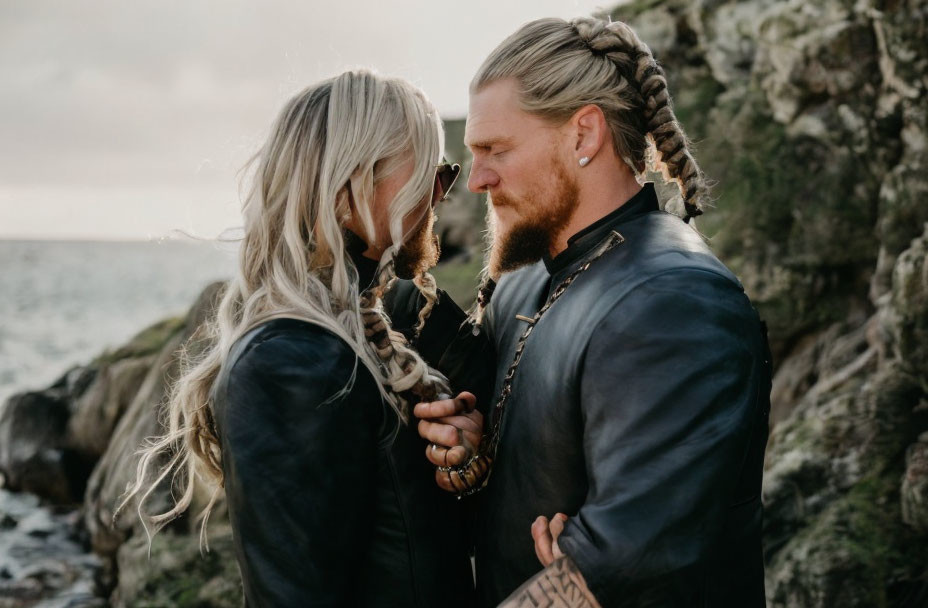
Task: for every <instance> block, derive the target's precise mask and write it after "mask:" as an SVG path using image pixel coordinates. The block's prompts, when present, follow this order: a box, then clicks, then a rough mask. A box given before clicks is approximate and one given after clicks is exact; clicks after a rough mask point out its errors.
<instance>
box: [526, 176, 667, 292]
mask: <svg viewBox="0 0 928 608" xmlns="http://www.w3.org/2000/svg"><path fill="white" fill-rule="evenodd" d="M659 209H660V206H659V205H658V201H657V193H656V192H655V190H654V182H645V184H644V185H643V186H642V188H641V190H639V191H638V193H637V194H635V195H634V196H633V197H631V198H630V199H628V200H627V201H625V203H623V204H622V205H621V206H620V207H619V208H617V209H616V210H614V211H612V212H610V213H609V214H608V215H604V216H603V217H601V218H599V219H598V220H596V221H595V222H593V223H592V224H590V225H589V226H587V227H586V228H584V229H583V230H581V231H580V232H578V233H576V234H575V235H573V236H572V237H570V238H569V239H567V249H565V250H564V251H562V252H561V253H559V254H558V255H557V256H555V257H554V258H551V257H549V256H547V255H545V256H544V257H543V258H542V260H543V261H544V264H545V268H546V269H547V271H548V274H549V275H552V276H553V275H556V274H559V273H560V272H561V271H563V270H565V269H566V268H568V267H570V266H572V265H573V264H574V263H575V262H578V261H580V260H582V259H584V258H586V256H587V255H588V254H589V253H591V252H592V251H593V249H595V247H596V246H597V245H598V244H599V243H600V242H602V240H603V239H604V238H606V236H607V235H608V234H609V233H610V232H611V231H612V230H613V229H614V228H615V227H616V226H618V225H619V224H622V223H624V222H628V221H630V220H632V219H634V218H636V217H638V216H640V215H643V214H645V213H650V212H651V211H657V210H659Z"/></svg>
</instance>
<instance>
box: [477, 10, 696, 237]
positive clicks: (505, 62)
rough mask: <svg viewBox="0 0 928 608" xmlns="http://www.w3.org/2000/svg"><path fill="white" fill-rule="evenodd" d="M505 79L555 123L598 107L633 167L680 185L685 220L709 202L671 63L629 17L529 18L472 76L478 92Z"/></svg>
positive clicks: (524, 104)
mask: <svg viewBox="0 0 928 608" xmlns="http://www.w3.org/2000/svg"><path fill="white" fill-rule="evenodd" d="M503 78H515V79H516V81H517V82H518V83H519V87H520V101H521V103H522V107H523V109H524V110H526V111H527V112H530V113H533V114H536V115H539V116H542V117H545V118H548V119H550V120H552V121H555V122H563V121H566V120H567V119H568V118H570V116H572V115H573V114H574V112H576V111H577V110H579V109H580V108H581V107H583V106H585V105H588V104H595V105H597V106H599V107H600V108H601V109H602V111H603V114H604V115H605V117H606V122H607V123H608V125H609V128H610V131H611V133H612V140H613V146H614V148H615V151H616V154H617V155H618V156H619V158H621V159H623V161H624V162H625V163H626V164H627V165H628V166H629V167H630V168H631V169H632V171H633V173H634V174H635V175H640V174H642V173H644V172H645V170H646V169H647V168H648V165H649V164H650V165H651V166H652V168H653V169H654V170H655V171H659V172H660V173H661V174H662V176H663V177H664V179H665V180H667V181H672V182H674V183H676V184H677V186H678V188H679V189H680V195H681V198H682V199H683V205H684V210H685V214H684V218H683V219H684V221H685V222H689V221H690V219H692V218H693V217H695V216H697V215H700V214H702V212H703V208H704V207H705V206H707V205H708V204H709V203H708V198H709V197H708V186H707V184H706V180H705V177H704V175H703V173H702V171H701V170H700V168H699V165H698V164H697V163H696V159H695V158H694V156H693V154H692V150H691V144H690V141H689V140H688V139H687V137H686V134H685V133H684V131H683V128H682V127H681V126H680V123H679V122H678V121H677V118H676V116H675V115H674V112H673V107H672V102H671V98H670V92H669V91H668V89H667V79H666V77H665V75H664V70H663V69H662V68H661V66H660V64H659V63H658V62H657V60H656V59H655V58H654V55H653V53H652V52H651V49H650V48H649V47H648V45H647V44H645V43H644V42H642V41H641V39H640V38H639V37H638V35H637V34H636V33H635V31H634V30H633V29H632V28H631V27H629V26H628V25H627V24H625V23H622V22H620V21H613V22H607V21H603V20H602V19H597V18H593V17H579V18H576V19H573V20H571V21H564V20H563V19H554V18H550V19H538V20H536V21H532V22H530V23H527V24H525V25H524V26H522V27H521V28H520V29H519V30H518V31H516V32H515V33H514V34H512V35H511V36H510V37H509V38H507V39H506V40H504V41H503V42H502V44H500V46H498V47H497V48H496V49H495V50H494V51H493V52H492V53H491V54H490V56H489V57H488V58H487V59H486V61H485V62H484V63H483V65H482V66H481V67H480V69H479V70H478V71H477V74H476V75H475V76H474V79H473V80H472V81H471V85H470V89H471V92H476V91H478V90H480V89H481V88H482V87H484V86H486V85H487V84H489V83H491V82H493V81H496V80H500V79H503ZM649 156H650V162H648V161H649V158H648V157H649Z"/></svg>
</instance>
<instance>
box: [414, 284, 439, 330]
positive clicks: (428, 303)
mask: <svg viewBox="0 0 928 608" xmlns="http://www.w3.org/2000/svg"><path fill="white" fill-rule="evenodd" d="M412 282H413V283H414V284H415V285H416V287H417V288H418V289H419V293H421V294H422V296H423V297H424V298H425V305H424V306H423V307H422V310H420V311H419V323H417V324H416V335H418V334H419V332H420V331H422V328H423V327H425V321H426V319H428V318H429V315H430V314H432V309H433V308H435V304H437V303H438V284H437V283H436V282H435V277H433V276H432V275H431V273H429V272H423V273H421V274H419V275H417V276H416V277H415V278H414V279H413V280H412Z"/></svg>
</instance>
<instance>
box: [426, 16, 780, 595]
mask: <svg viewBox="0 0 928 608" xmlns="http://www.w3.org/2000/svg"><path fill="white" fill-rule="evenodd" d="M465 143H466V144H467V146H468V147H469V148H470V150H471V151H472V153H473V158H474V162H473V167H472V169H471V173H470V177H469V180H468V188H469V189H470V190H472V191H474V192H486V193H487V194H488V197H489V201H490V204H491V209H492V213H491V224H492V226H491V227H492V231H493V239H494V240H493V247H492V250H491V253H490V268H489V273H490V276H492V277H499V281H498V286H497V287H496V290H495V292H494V293H493V295H492V299H491V300H490V302H489V304H488V305H486V303H485V302H484V306H485V311H479V312H480V313H484V312H485V314H484V315H483V316H484V319H483V321H482V324H478V325H477V326H476V327H475V330H482V331H486V332H487V334H488V335H489V337H490V339H491V341H492V342H493V343H494V344H495V347H496V351H497V354H496V357H497V378H496V391H495V395H496V396H495V400H494V401H493V402H491V403H490V404H488V405H489V406H490V407H489V408H488V409H489V417H488V424H487V428H486V429H485V435H484V440H483V443H482V444H481V451H482V453H483V454H484V455H486V457H487V458H488V459H490V460H491V461H492V469H491V472H490V475H489V479H488V480H487V481H486V484H485V487H484V488H483V489H482V491H480V492H479V493H478V494H477V495H476V496H475V500H477V501H479V502H478V515H477V524H476V541H475V542H476V554H475V555H476V575H477V587H478V596H479V598H480V605H481V606H495V605H497V604H499V603H500V602H503V605H506V606H521V605H526V606H527V605H531V606H536V605H549V604H548V603H546V602H550V605H566V606H598V605H599V606H687V607H691V606H711V607H719V606H726V607H727V606H732V607H735V606H737V607H739V608H744V607H752V606H757V607H761V606H764V584H763V558H762V554H761V537H760V534H761V516H762V505H761V500H760V489H761V474H762V465H763V455H764V449H765V446H766V441H767V431H768V423H767V417H768V412H769V391H770V374H771V363H770V354H769V349H768V347H767V341H766V330H765V326H764V324H763V323H762V322H761V321H760V320H759V318H758V316H757V314H756V312H755V310H754V309H753V307H752V306H751V305H750V302H749V301H748V299H747V297H746V296H745V294H744V292H743V289H742V286H741V284H740V283H739V282H738V280H737V278H736V277H735V276H734V275H733V274H732V273H731V272H730V271H729V270H728V269H727V268H725V266H724V265H723V264H722V263H721V262H719V261H718V259H717V258H716V257H715V256H714V255H713V254H712V253H711V251H710V250H709V248H708V247H707V246H706V244H705V243H704V242H703V240H702V239H701V238H700V236H699V234H698V233H697V232H696V231H695V230H694V229H693V227H692V225H689V223H690V220H691V218H692V217H694V216H696V215H699V214H700V213H701V207H702V206H703V205H704V204H705V202H704V201H705V199H706V196H707V193H706V187H705V182H704V179H703V176H702V173H701V172H700V170H699V168H698V165H697V164H696V161H695V159H694V158H693V156H692V154H691V153H690V150H689V148H688V145H687V140H686V137H685V135H684V133H683V131H682V129H681V128H680V125H679V124H678V123H677V121H676V118H675V116H674V114H673V112H672V110H671V105H670V97H669V93H668V91H667V83H666V80H665V78H664V73H663V71H662V69H661V67H660V66H658V64H657V63H656V61H655V60H654V57H653V56H652V54H651V52H650V50H649V48H648V47H647V45H645V44H644V43H642V42H641V40H639V39H638V37H637V36H636V35H635V33H634V32H633V31H632V30H631V29H630V28H629V27H628V26H627V25H625V24H623V23H618V22H615V23H606V22H603V21H600V20H597V19H576V20H573V21H571V22H566V21H562V20H559V19H543V20H539V21H535V22H532V23H529V24H527V25H525V26H523V27H522V28H521V29H520V30H519V31H517V32H516V33H515V34H513V35H512V36H511V37H510V38H508V39H507V40H505V41H504V42H503V43H502V44H501V45H500V46H499V47H498V48H497V49H496V50H494V51H493V52H492V53H491V55H490V56H489V57H488V58H487V60H486V61H485V62H484V64H483V65H482V66H481V68H480V70H479V71H478V73H477V75H476V76H475V78H474V80H473V82H472V84H471V96H470V107H469V112H468V118H467V127H466V134H465ZM650 146H653V147H654V157H653V160H654V168H655V169H656V170H660V171H662V172H663V174H664V176H665V177H666V178H668V179H671V180H673V181H675V182H676V183H677V184H678V185H679V186H680V192H681V197H682V199H683V203H684V204H683V209H684V210H685V217H684V218H683V219H681V218H680V217H678V216H677V215H673V214H670V213H667V212H664V211H661V210H659V208H658V201H657V197H656V194H655V191H654V186H653V184H651V183H646V184H644V185H643V186H642V185H640V184H639V181H638V180H637V179H636V178H637V177H638V176H640V175H642V174H643V172H644V170H645V168H646V165H647V161H646V152H647V150H648V148H649V147H650ZM486 291H488V290H485V292H486ZM481 308H483V307H481ZM480 316H481V314H478V315H477V317H478V318H479V317H480ZM460 407H461V406H460V405H459V404H455V403H453V402H451V401H438V402H433V403H428V404H419V405H418V406H417V407H416V414H417V415H418V416H420V417H421V418H426V421H424V422H423V423H421V424H420V433H421V434H422V435H423V436H425V437H426V438H428V439H429V440H431V441H433V442H435V443H438V444H442V443H443V445H456V443H455V442H454V441H453V438H451V439H449V437H450V435H449V432H448V431H449V429H448V424H443V423H450V424H453V422H452V419H450V418H441V416H448V415H450V414H452V413H454V412H456V411H457V409H460ZM437 464H440V463H437ZM549 518H550V519H549ZM530 534H531V536H530Z"/></svg>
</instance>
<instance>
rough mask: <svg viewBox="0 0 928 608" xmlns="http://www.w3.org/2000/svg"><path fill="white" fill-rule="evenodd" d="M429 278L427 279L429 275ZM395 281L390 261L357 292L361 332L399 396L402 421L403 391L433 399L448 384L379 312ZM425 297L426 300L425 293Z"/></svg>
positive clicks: (406, 407)
mask: <svg viewBox="0 0 928 608" xmlns="http://www.w3.org/2000/svg"><path fill="white" fill-rule="evenodd" d="M429 277H430V278H431V275H429ZM395 281H396V273H395V267H394V263H393V260H390V261H389V262H387V263H386V264H384V265H383V266H382V267H381V268H380V269H379V270H378V274H377V284H376V285H375V286H374V287H372V288H370V289H368V290H366V291H364V293H362V294H361V302H360V304H361V305H360V312H361V321H362V323H363V324H364V335H365V337H366V338H367V340H368V343H369V344H370V345H371V348H373V350H374V352H375V353H376V354H377V358H378V359H379V360H380V362H381V363H382V366H383V370H384V375H385V376H386V383H387V384H388V385H389V387H390V390H391V391H392V392H393V393H394V394H396V395H397V397H398V398H399V401H400V417H401V418H402V420H403V422H408V419H409V398H407V397H406V396H404V393H411V394H412V395H414V396H415V397H416V398H418V399H419V400H421V401H435V400H437V399H438V398H439V395H442V394H446V395H450V394H451V387H450V385H449V383H448V379H447V378H445V377H444V376H443V375H442V374H441V372H439V371H437V370H434V369H432V368H431V367H429V366H428V364H426V362H425V361H424V360H423V359H422V357H421V356H419V354H418V353H416V351H414V350H413V349H411V348H410V347H409V345H408V344H407V342H406V338H405V337H404V336H403V334H401V333H400V332H398V331H395V330H394V329H393V328H392V327H391V326H390V321H389V319H388V318H387V315H386V314H385V313H384V311H383V299H382V298H383V294H384V293H386V292H387V291H388V290H389V288H390V287H391V286H392V285H393V283H394V282H395ZM431 284H432V285H433V286H434V284H435V280H434V279H432V280H431ZM426 299H427V300H428V296H426ZM426 306H428V304H426ZM429 310H431V307H430V306H429ZM426 316H427V313H426ZM423 322H424V317H423V316H422V313H420V325H421V324H422V323H423Z"/></svg>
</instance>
